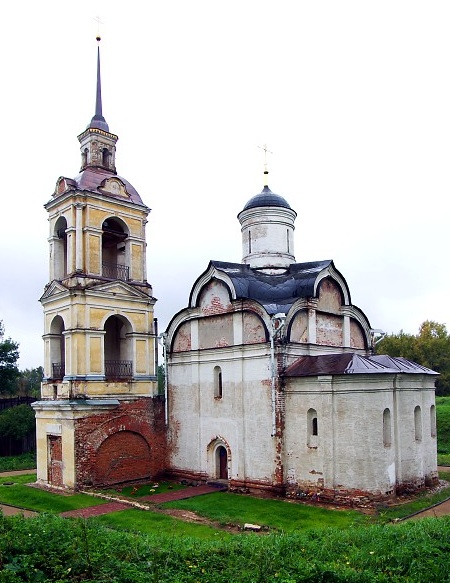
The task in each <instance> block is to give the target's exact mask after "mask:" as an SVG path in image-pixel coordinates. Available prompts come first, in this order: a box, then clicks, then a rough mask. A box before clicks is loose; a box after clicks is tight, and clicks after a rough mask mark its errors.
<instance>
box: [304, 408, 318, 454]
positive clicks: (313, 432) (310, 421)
mask: <svg viewBox="0 0 450 583" xmlns="http://www.w3.org/2000/svg"><path fill="white" fill-rule="evenodd" d="M306 416H307V419H306V422H307V432H308V435H307V445H308V447H317V446H318V444H319V422H318V420H317V411H316V410H315V409H308V413H307V415H306Z"/></svg>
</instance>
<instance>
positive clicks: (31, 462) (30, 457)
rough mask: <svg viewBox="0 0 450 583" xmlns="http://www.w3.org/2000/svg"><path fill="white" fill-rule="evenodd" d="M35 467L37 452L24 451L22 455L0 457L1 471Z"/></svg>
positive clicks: (32, 468)
mask: <svg viewBox="0 0 450 583" xmlns="http://www.w3.org/2000/svg"><path fill="white" fill-rule="evenodd" d="M35 468H36V454H35V453H23V454H22V455H16V456H10V457H0V472H11V471H14V470H34V469H35Z"/></svg>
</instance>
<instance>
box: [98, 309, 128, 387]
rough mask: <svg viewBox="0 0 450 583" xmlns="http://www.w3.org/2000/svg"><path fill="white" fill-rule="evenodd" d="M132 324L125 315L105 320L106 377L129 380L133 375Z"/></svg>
mask: <svg viewBox="0 0 450 583" xmlns="http://www.w3.org/2000/svg"><path fill="white" fill-rule="evenodd" d="M131 332H132V328H131V324H130V323H129V322H128V320H127V319H126V318H124V317H123V316H110V317H109V318H108V319H107V320H106V322H105V344H104V347H105V348H104V355H105V379H106V380H110V381H114V380H119V381H121V380H127V379H131V377H132V375H133V362H132V354H133V348H132V339H131Z"/></svg>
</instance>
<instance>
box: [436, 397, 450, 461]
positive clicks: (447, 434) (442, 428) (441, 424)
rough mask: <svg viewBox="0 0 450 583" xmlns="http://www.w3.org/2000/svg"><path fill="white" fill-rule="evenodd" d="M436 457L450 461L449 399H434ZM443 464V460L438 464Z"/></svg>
mask: <svg viewBox="0 0 450 583" xmlns="http://www.w3.org/2000/svg"><path fill="white" fill-rule="evenodd" d="M436 420H437V443H438V455H439V456H445V459H446V460H447V463H448V462H449V461H450V397H437V398H436ZM441 462H442V463H443V459H441V461H438V463H441Z"/></svg>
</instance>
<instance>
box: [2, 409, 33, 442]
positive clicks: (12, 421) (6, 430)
mask: <svg viewBox="0 0 450 583" xmlns="http://www.w3.org/2000/svg"><path fill="white" fill-rule="evenodd" d="M34 428H35V417H34V411H33V409H32V408H31V407H30V405H18V406H17V407H11V408H10V409H5V410H4V411H2V412H1V413H0V437H12V438H13V439H22V438H23V437H25V436H26V435H28V434H29V433H30V432H31V431H33V430H34Z"/></svg>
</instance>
